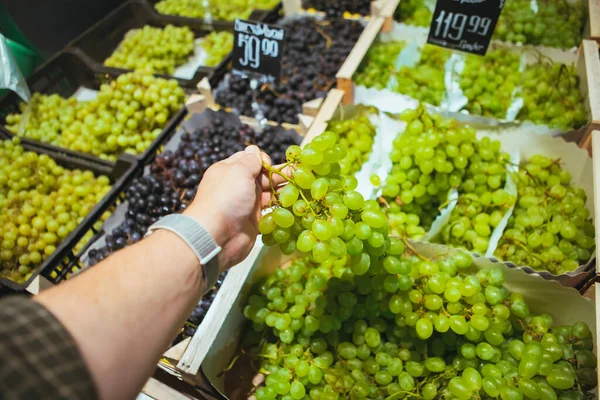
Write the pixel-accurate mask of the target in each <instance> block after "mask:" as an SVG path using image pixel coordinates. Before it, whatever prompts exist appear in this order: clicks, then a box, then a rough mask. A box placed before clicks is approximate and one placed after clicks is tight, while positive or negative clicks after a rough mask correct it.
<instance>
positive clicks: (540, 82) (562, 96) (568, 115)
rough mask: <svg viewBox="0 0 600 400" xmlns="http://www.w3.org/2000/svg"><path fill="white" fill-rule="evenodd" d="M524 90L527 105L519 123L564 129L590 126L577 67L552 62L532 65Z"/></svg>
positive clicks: (529, 67) (526, 74)
mask: <svg viewBox="0 0 600 400" xmlns="http://www.w3.org/2000/svg"><path fill="white" fill-rule="evenodd" d="M522 87H523V91H522V96H523V100H524V104H523V108H521V110H520V112H519V114H518V116H517V118H518V119H520V120H524V121H525V120H528V121H532V122H534V123H536V124H546V125H548V126H550V127H555V128H562V129H569V128H579V127H581V126H582V125H584V124H585V123H586V121H587V113H586V110H585V98H584V96H583V94H582V93H581V91H580V90H579V77H578V76H577V72H576V71H575V66H573V65H565V64H560V63H551V64H550V63H548V62H540V63H538V64H534V65H529V66H527V69H526V70H525V76H524V77H523V85H522Z"/></svg>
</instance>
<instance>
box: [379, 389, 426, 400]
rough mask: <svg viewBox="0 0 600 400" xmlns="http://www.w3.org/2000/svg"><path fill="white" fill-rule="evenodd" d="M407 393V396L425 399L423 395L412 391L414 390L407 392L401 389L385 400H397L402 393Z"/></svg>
mask: <svg viewBox="0 0 600 400" xmlns="http://www.w3.org/2000/svg"><path fill="white" fill-rule="evenodd" d="M402 394H404V395H406V396H407V397H416V398H417V399H423V400H424V399H425V398H424V397H423V396H419V395H418V394H415V393H412V392H405V391H400V392H396V393H394V394H393V395H391V396H389V397H386V399H385V400H396V399H400V398H402V397H400V395H402Z"/></svg>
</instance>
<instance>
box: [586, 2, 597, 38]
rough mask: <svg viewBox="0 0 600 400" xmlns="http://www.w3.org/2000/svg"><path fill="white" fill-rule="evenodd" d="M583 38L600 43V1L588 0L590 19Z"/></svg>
mask: <svg viewBox="0 0 600 400" xmlns="http://www.w3.org/2000/svg"><path fill="white" fill-rule="evenodd" d="M583 37H584V38H586V39H587V38H589V39H592V40H595V41H597V42H598V43H600V0H588V17H587V20H586V21H585V30H584V32H583Z"/></svg>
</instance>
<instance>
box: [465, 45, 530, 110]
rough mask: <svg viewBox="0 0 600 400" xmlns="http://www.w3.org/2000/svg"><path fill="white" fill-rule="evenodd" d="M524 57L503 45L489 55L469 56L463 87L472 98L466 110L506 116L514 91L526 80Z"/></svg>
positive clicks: (489, 52)
mask: <svg viewBox="0 0 600 400" xmlns="http://www.w3.org/2000/svg"><path fill="white" fill-rule="evenodd" d="M520 60H521V58H520V56H519V54H518V53H515V52H514V51H511V50H510V49H507V48H504V47H500V48H497V49H494V50H489V51H488V53H487V54H486V56H485V57H481V56H478V55H472V54H469V55H466V61H465V68H464V71H463V73H462V74H461V75H460V79H459V81H460V87H461V89H462V90H463V93H464V95H465V96H466V97H467V98H468V99H469V102H468V104H467V105H466V107H465V109H466V110H468V111H469V112H470V113H471V114H477V115H485V116H489V117H495V118H499V119H505V118H506V113H507V111H508V108H509V106H510V105H511V102H512V99H513V92H514V91H515V89H516V88H517V87H518V86H520V85H521V83H522V73H521V72H520V70H519V67H520Z"/></svg>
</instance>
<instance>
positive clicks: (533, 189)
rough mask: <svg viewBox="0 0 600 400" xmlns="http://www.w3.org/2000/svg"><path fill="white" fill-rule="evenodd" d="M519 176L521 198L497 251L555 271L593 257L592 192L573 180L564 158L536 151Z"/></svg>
mask: <svg viewBox="0 0 600 400" xmlns="http://www.w3.org/2000/svg"><path fill="white" fill-rule="evenodd" d="M514 180H515V182H516V184H517V188H518V192H519V201H518V203H517V205H516V207H515V210H514V213H513V215H512V217H511V218H510V219H509V221H508V226H507V230H506V231H505V232H504V235H503V236H502V238H501V240H500V243H499V246H498V248H497V249H496V256H498V257H500V258H502V259H504V260H509V261H512V262H514V263H515V264H517V265H527V266H530V267H532V268H534V269H537V270H547V271H550V272H551V273H553V274H555V275H559V274H563V273H565V272H570V271H574V270H575V269H577V268H578V267H579V265H580V264H584V263H586V262H588V261H589V260H590V258H591V255H592V252H593V251H594V247H595V241H594V237H595V230H594V224H593V223H592V220H591V218H590V212H589V210H588V209H587V208H586V207H585V202H586V200H587V196H586V193H585V191H584V190H583V189H581V188H578V187H576V186H574V185H573V183H572V182H571V174H569V172H568V171H565V170H563V169H562V168H561V167H560V160H558V159H557V160H552V159H550V158H548V157H544V156H541V155H536V156H533V157H531V158H530V159H529V160H527V161H524V162H522V163H521V166H520V169H519V172H518V174H517V175H516V176H515V178H514Z"/></svg>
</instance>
